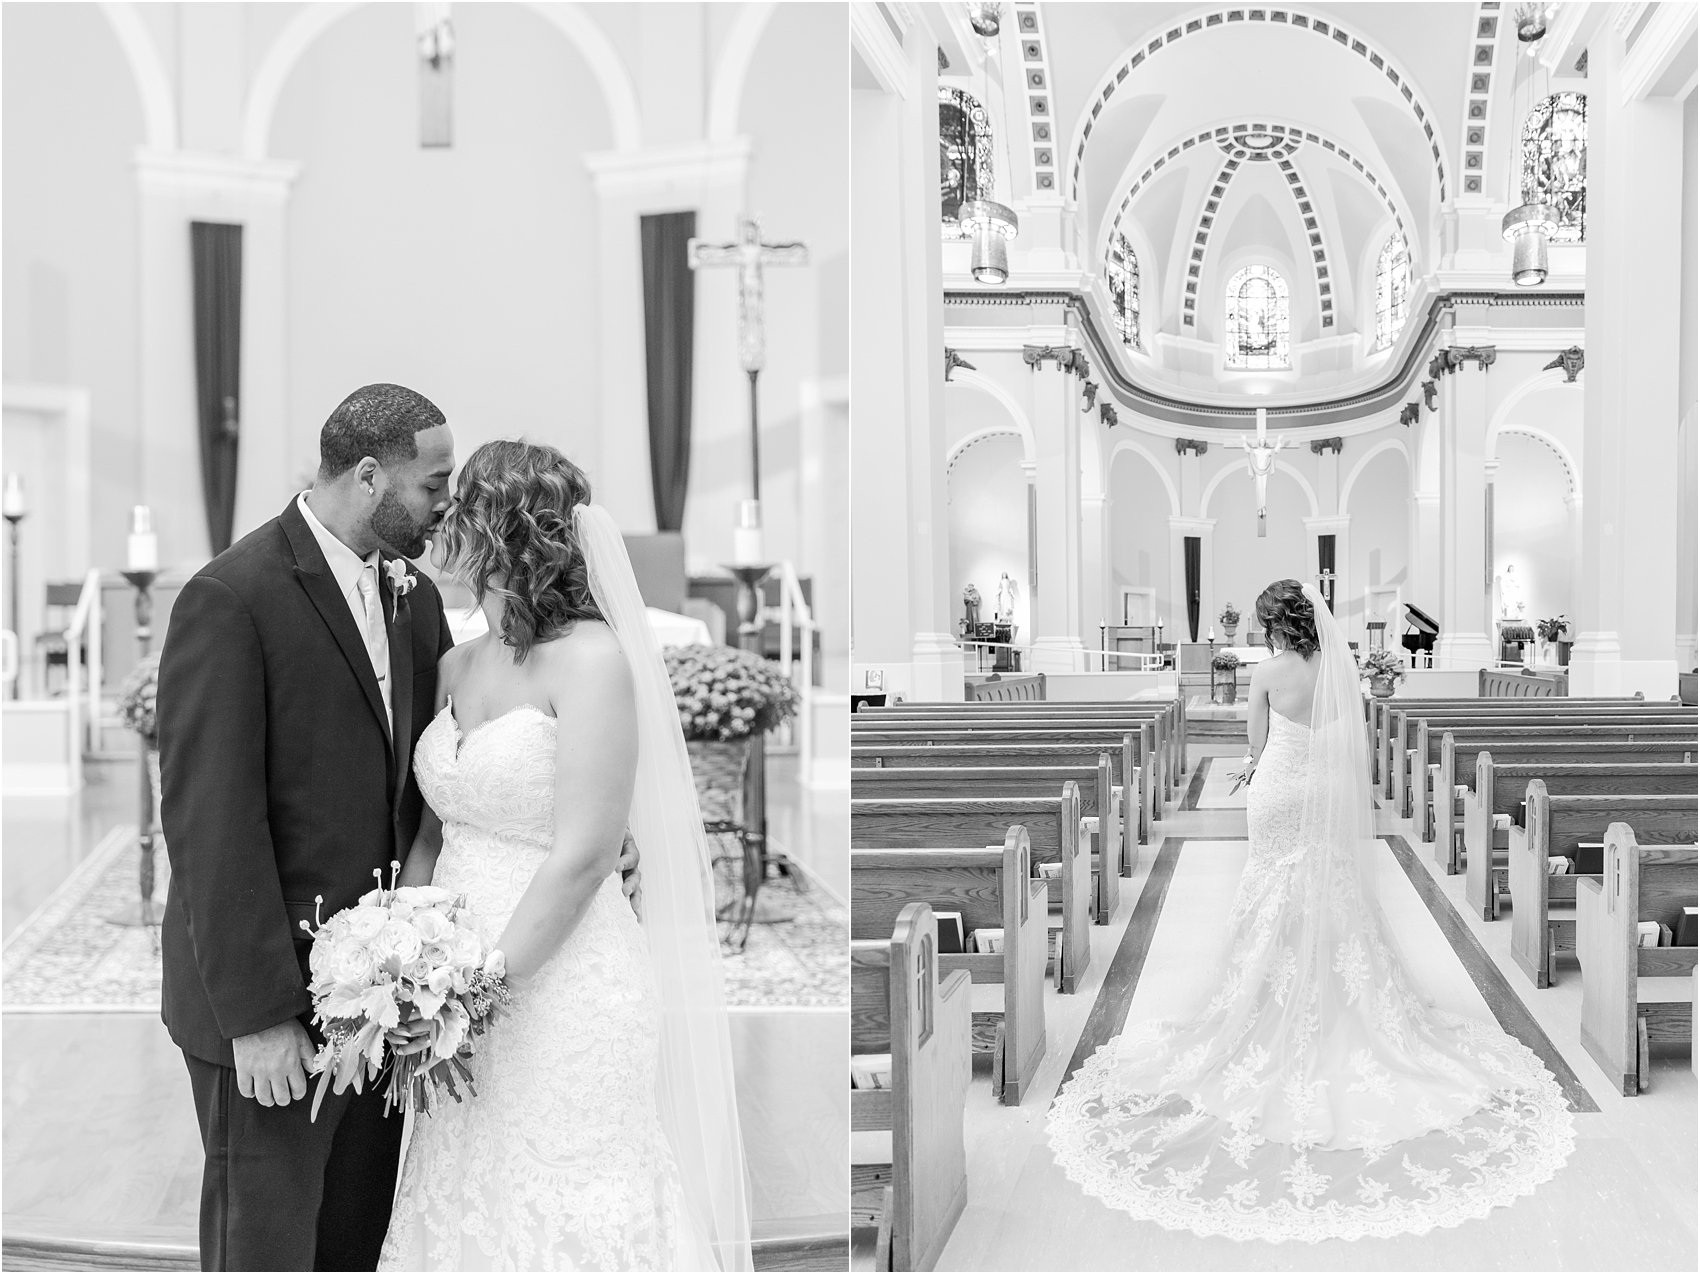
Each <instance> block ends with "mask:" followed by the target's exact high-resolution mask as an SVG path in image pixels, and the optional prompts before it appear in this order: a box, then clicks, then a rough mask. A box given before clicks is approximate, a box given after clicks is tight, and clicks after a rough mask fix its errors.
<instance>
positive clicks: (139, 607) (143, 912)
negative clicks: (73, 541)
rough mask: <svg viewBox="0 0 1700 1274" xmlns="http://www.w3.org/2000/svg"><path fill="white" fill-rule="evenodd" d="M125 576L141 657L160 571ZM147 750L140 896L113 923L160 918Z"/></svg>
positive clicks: (149, 635)
mask: <svg viewBox="0 0 1700 1274" xmlns="http://www.w3.org/2000/svg"><path fill="white" fill-rule="evenodd" d="M124 578H125V579H126V580H128V581H129V582H130V585H131V587H133V588H134V589H135V590H136V653H137V657H138V658H139V659H146V658H147V657H148V650H149V647H151V646H152V644H153V583H154V580H156V579H157V578H159V572H158V571H146V570H131V571H125V572H124ZM148 751H149V749H148V745H147V740H145V739H144V740H142V750H141V758H140V759H141V766H140V769H141V791H140V795H141V804H140V807H139V809H138V810H137V818H136V842H137V845H138V846H139V847H140V849H141V867H140V879H139V881H138V882H137V883H138V884H139V886H140V890H139V894H140V896H139V897H138V898H137V899H136V902H135V903H134V905H131V904H126V905H125V906H123V907H121V908H120V909H119V910H118V911H116V912H114V913H113V914H112V915H110V916H108V917H107V920H109V921H110V922H111V923H113V924H115V925H125V926H127V927H141V926H148V925H158V924H159V922H160V919H161V912H160V908H159V906H158V904H156V903H155V902H154V900H153V888H154V848H155V846H154V840H155V837H154V790H153V775H152V773H150V772H149V768H148Z"/></svg>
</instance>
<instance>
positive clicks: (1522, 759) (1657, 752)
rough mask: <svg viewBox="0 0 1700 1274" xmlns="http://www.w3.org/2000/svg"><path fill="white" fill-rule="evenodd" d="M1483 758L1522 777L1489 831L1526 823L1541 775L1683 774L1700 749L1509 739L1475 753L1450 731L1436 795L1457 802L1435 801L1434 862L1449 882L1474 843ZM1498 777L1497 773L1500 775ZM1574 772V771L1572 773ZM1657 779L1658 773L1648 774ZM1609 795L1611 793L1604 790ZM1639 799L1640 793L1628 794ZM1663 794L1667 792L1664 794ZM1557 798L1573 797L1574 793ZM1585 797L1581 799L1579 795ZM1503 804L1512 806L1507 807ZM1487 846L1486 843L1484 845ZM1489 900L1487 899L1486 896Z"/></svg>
mask: <svg viewBox="0 0 1700 1274" xmlns="http://www.w3.org/2000/svg"><path fill="white" fill-rule="evenodd" d="M1483 752H1490V753H1491V755H1492V759H1493V761H1494V763H1495V764H1496V766H1513V767H1517V768H1516V769H1515V770H1507V771H1506V774H1507V776H1511V775H1516V776H1517V777H1518V778H1520V780H1521V781H1520V782H1518V783H1517V784H1516V787H1515V791H1514V792H1513V791H1512V790H1510V789H1509V788H1507V789H1506V790H1505V791H1503V792H1501V793H1500V794H1499V795H1496V796H1495V797H1494V798H1492V800H1491V801H1489V802H1488V803H1487V804H1488V805H1489V806H1490V807H1491V808H1488V809H1487V811H1486V812H1487V814H1488V815H1489V817H1488V819H1487V822H1486V823H1485V824H1483V826H1488V827H1491V826H1492V822H1493V820H1492V818H1491V815H1493V814H1512V815H1518V817H1517V818H1515V819H1514V821H1517V822H1521V821H1522V820H1521V816H1520V815H1519V811H1520V810H1521V809H1522V804H1523V789H1524V788H1525V787H1527V786H1528V780H1529V779H1532V778H1536V777H1538V776H1540V775H1543V774H1546V773H1549V772H1554V771H1556V770H1558V769H1562V768H1564V767H1570V766H1578V765H1579V766H1583V767H1588V766H1590V765H1593V764H1595V763H1602V764H1603V763H1606V762H1608V761H1609V762H1610V763H1611V764H1612V765H1621V766H1624V767H1628V770H1629V772H1630V773H1641V772H1642V771H1641V770H1640V769H1639V768H1638V767H1641V766H1647V765H1655V766H1660V765H1674V766H1677V767H1678V768H1679V769H1680V768H1681V767H1682V766H1684V765H1690V766H1691V765H1692V764H1693V762H1694V761H1695V758H1696V756H1697V755H1700V745H1691V744H1689V743H1687V742H1686V741H1668V740H1667V741H1665V742H1659V743H1623V744H1601V743H1585V744H1573V743H1522V742H1520V741H1519V740H1517V739H1515V738H1510V737H1508V738H1506V739H1505V740H1502V741H1501V742H1498V743H1495V744H1494V745H1493V746H1492V747H1491V748H1486V747H1481V746H1480V745H1478V747H1477V748H1476V749H1475V750H1474V751H1473V752H1472V750H1471V749H1469V748H1460V747H1459V746H1458V742H1457V740H1456V739H1455V738H1454V737H1453V735H1452V732H1451V731H1450V730H1449V731H1447V732H1446V733H1444V734H1442V735H1441V737H1440V766H1439V769H1438V771H1437V773H1436V775H1435V779H1434V790H1435V792H1436V793H1437V794H1438V793H1439V792H1440V791H1441V790H1443V789H1445V788H1448V787H1450V788H1451V790H1452V793H1453V798H1454V799H1453V800H1452V801H1450V802H1448V801H1446V800H1444V799H1439V800H1437V799H1436V798H1435V796H1430V797H1429V802H1430V805H1431V807H1432V809H1433V810H1434V821H1435V831H1434V858H1435V862H1437V863H1438V864H1439V865H1440V866H1441V867H1442V868H1443V869H1444V870H1445V872H1446V874H1447V875H1448V876H1456V875H1457V874H1458V873H1459V872H1461V871H1463V870H1464V862H1465V857H1466V853H1467V850H1468V847H1469V845H1470V844H1471V843H1472V842H1471V840H1470V837H1471V836H1472V835H1474V833H1473V832H1472V831H1471V830H1470V824H1469V822H1468V820H1467V818H1466V811H1467V809H1469V808H1471V807H1470V806H1469V801H1470V800H1471V799H1475V800H1477V801H1478V802H1480V801H1482V799H1483V798H1482V797H1481V796H1480V795H1479V793H1480V792H1481V790H1482V789H1481V786H1480V782H1479V773H1480V763H1481V756H1482V753H1483ZM1497 772H1498V771H1497V770H1496V773H1497ZM1566 772H1568V770H1566ZM1591 772H1592V771H1591V770H1589V769H1587V768H1584V769H1582V770H1578V771H1576V772H1575V773H1576V776H1577V777H1578V778H1581V777H1584V776H1585V775H1587V774H1589V773H1591ZM1646 772H1647V773H1652V771H1646ZM1599 790H1605V789H1599ZM1624 790H1625V791H1627V792H1630V793H1634V792H1637V791H1640V790H1641V789H1640V788H1637V787H1633V786H1632V787H1629V788H1626V789H1624ZM1658 790H1660V791H1662V790H1663V789H1658ZM1554 794H1555V795H1568V794H1570V793H1569V791H1568V789H1567V790H1566V791H1565V792H1563V793H1556V792H1555V793H1554ZM1576 794H1577V795H1580V794H1581V793H1576ZM1502 801H1509V804H1504V803H1502ZM1481 843H1482V844H1486V843H1487V842H1486V841H1485V840H1483V841H1481ZM1494 844H1495V848H1496V852H1503V851H1504V849H1505V845H1506V840H1505V836H1504V835H1503V834H1500V835H1498V837H1497V839H1496V840H1495V842H1494ZM1482 896H1483V897H1486V893H1485V891H1484V893H1483V895H1482Z"/></svg>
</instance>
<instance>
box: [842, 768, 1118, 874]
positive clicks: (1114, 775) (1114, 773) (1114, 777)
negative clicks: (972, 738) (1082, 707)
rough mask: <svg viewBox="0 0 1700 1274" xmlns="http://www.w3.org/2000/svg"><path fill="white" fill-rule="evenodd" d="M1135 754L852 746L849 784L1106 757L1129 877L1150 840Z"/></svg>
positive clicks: (852, 786)
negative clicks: (875, 773) (890, 773)
mask: <svg viewBox="0 0 1700 1274" xmlns="http://www.w3.org/2000/svg"><path fill="white" fill-rule="evenodd" d="M1135 752H1137V747H1135V748H1133V749H1131V750H1130V749H1125V748H1113V749H1111V750H1109V751H1108V752H1105V753H1101V752H1099V751H1098V750H1097V749H1095V748H1093V747H1092V746H1091V745H1089V744H1074V743H1040V744H984V743H975V744H967V745H950V746H945V747H932V746H929V745H927V744H924V743H923V744H914V743H910V744H880V745H863V744H858V743H855V742H852V744H851V746H850V775H851V779H850V783H851V791H852V793H854V790H855V782H856V780H855V776H856V773H857V771H859V770H864V769H881V768H885V769H925V768H945V767H949V768H953V769H986V768H1004V767H1018V768H1028V769H1033V768H1038V769H1046V768H1051V767H1055V766H1068V767H1080V768H1082V769H1095V768H1096V765H1097V758H1098V757H1099V756H1100V755H1107V756H1108V757H1109V758H1110V796H1111V800H1112V803H1114V802H1116V801H1117V800H1118V799H1119V801H1120V808H1121V819H1122V844H1123V846H1124V847H1125V848H1124V852H1123V853H1122V855H1121V874H1122V875H1123V876H1131V875H1132V874H1133V870H1134V868H1135V867H1136V866H1137V865H1138V861H1139V850H1140V847H1141V846H1143V845H1145V844H1147V843H1148V842H1149V840H1150V837H1151V827H1150V824H1149V822H1148V821H1147V820H1146V818H1145V817H1144V815H1145V813H1146V806H1145V803H1144V801H1143V798H1142V796H1141V793H1143V792H1144V791H1145V790H1146V785H1147V784H1148V783H1149V771H1147V770H1145V769H1144V768H1143V767H1141V766H1138V765H1133V766H1132V767H1131V768H1129V766H1128V758H1129V757H1130V756H1131V755H1133V753H1135Z"/></svg>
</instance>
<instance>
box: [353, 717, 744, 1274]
mask: <svg viewBox="0 0 1700 1274" xmlns="http://www.w3.org/2000/svg"><path fill="white" fill-rule="evenodd" d="M555 731H556V722H555V719H554V718H553V717H551V716H549V715H547V714H546V713H544V712H542V711H540V710H538V709H536V708H532V707H529V706H526V707H521V708H518V709H516V710H514V711H513V712H510V713H508V714H506V715H505V716H501V717H497V718H495V719H494V720H492V721H488V722H486V723H484V724H483V725H481V726H479V727H477V728H475V729H474V730H472V731H471V732H470V733H469V734H467V735H466V736H465V737H464V738H462V737H461V736H460V733H459V730H458V728H457V726H456V724H455V720H454V714H453V711H452V707H445V708H444V709H443V711H442V712H440V713H438V715H437V718H436V720H434V721H433V722H432V723H431V724H430V726H429V727H427V728H426V730H425V732H424V734H422V735H421V736H420V739H419V743H418V747H417V749H416V754H415V769H416V772H417V774H418V777H419V785H420V788H421V790H422V791H423V792H424V795H425V799H426V800H427V801H429V802H430V804H431V808H432V809H434V810H436V811H437V813H438V814H439V815H440V816H441V818H442V820H443V848H442V853H441V855H440V857H439V858H438V860H437V869H436V875H435V876H434V878H433V880H432V883H433V884H436V885H440V886H441V887H442V888H444V889H448V890H451V891H453V892H455V893H464V894H465V895H466V901H467V905H468V909H469V910H470V912H471V913H472V915H473V917H474V919H475V923H476V925H477V927H478V928H479V930H480V932H481V933H482V935H483V937H484V939H485V941H486V942H494V941H495V940H496V939H497V938H498V937H499V936H500V934H501V932H502V929H503V927H504V926H505V925H506V923H507V920H508V917H509V916H510V915H511V914H512V913H513V910H514V907H515V905H516V904H517V903H518V902H519V899H520V896H521V895H522V894H523V893H524V892H525V889H526V886H527V885H528V884H530V882H531V877H532V875H533V874H534V873H535V872H536V870H537V868H538V866H539V864H541V863H542V862H543V860H544V858H545V857H547V855H548V853H549V850H550V848H551V846H552V845H553V842H554V777H555ZM657 1032H658V1011H657V1004H656V988H655V982H654V977H653V974H652V972H651V966H650V958H649V953H648V949H647V946H646V943H645V937H644V932H643V930H642V928H641V927H640V925H639V923H638V920H637V917H636V916H635V915H634V914H633V912H632V909H631V906H630V904H629V903H628V902H627V901H626V898H625V895H624V894H623V893H622V892H621V890H620V878H619V876H618V874H611V875H610V876H609V877H608V879H607V880H605V881H604V882H603V883H602V886H601V888H600V889H599V890H598V892H597V894H596V896H595V898H594V899H593V901H592V902H591V905H590V908H589V910H588V911H586V913H585V915H584V919H583V920H582V921H581V922H580V923H579V925H578V926H577V927H576V928H575V929H574V930H573V931H572V933H571V934H570V935H569V936H568V938H567V940H566V942H565V943H564V944H563V946H562V947H561V949H560V951H558V952H557V953H556V954H555V955H554V956H553V957H552V958H551V959H550V960H549V962H548V963H547V964H545V965H544V966H543V968H542V969H541V970H539V971H538V973H537V975H536V976H535V977H534V978H533V979H532V980H531V983H530V985H529V986H527V987H526V988H525V990H524V992H523V993H521V994H519V995H516V996H515V997H514V1002H513V1004H512V1006H511V1007H510V1008H509V1009H508V1010H507V1011H506V1012H505V1013H504V1014H503V1015H502V1017H501V1018H500V1019H498V1021H497V1022H496V1023H495V1025H493V1026H492V1027H491V1029H490V1031H489V1033H488V1034H487V1035H485V1036H484V1037H483V1039H482V1040H481V1041H480V1043H479V1047H478V1051H477V1054H476V1056H475V1058H474V1059H473V1061H472V1068H473V1073H474V1075H475V1076H476V1079H477V1085H478V1093H477V1096H466V1095H465V1094H463V1100H462V1101H460V1102H458V1103H457V1102H455V1101H453V1100H452V1099H447V1098H445V1099H444V1100H443V1101H442V1102H441V1104H440V1105H438V1106H436V1107H434V1108H433V1111H432V1113H431V1114H430V1115H429V1116H418V1117H416V1118H415V1120H414V1124H413V1139H412V1142H411V1143H410V1145H409V1147H408V1151H407V1160H406V1162H405V1164H404V1165H403V1168H402V1174H401V1185H400V1188H399V1191H398V1194H397V1197H396V1201H395V1209H394V1212H393V1213H392V1215H391V1219H390V1229H389V1234H388V1235H387V1236H386V1238H385V1240H384V1249H383V1256H382V1258H381V1260H380V1262H379V1268H380V1269H402V1270H430V1269H447V1270H494V1269H508V1270H511V1269H521V1270H554V1269H592V1270H636V1269H644V1270H657V1269H713V1268H716V1265H715V1263H714V1257H713V1255H712V1253H711V1252H710V1251H709V1250H708V1249H707V1247H706V1246H704V1245H703V1244H702V1243H701V1241H700V1239H699V1238H698V1237H697V1236H696V1235H695V1234H694V1232H693V1227H692V1226H691V1224H690V1223H689V1221H688V1220H687V1217H688V1210H687V1209H685V1208H684V1207H682V1206H681V1188H680V1181H679V1173H678V1169H677V1168H676V1166H675V1161H674V1157H673V1154H672V1151H671V1149H670V1147H669V1144H668V1141H667V1138H666V1136H665V1135H664V1132H663V1129H662V1126H661V1123H660V1122H659V1118H658V1114H657V1107H656V1060H657Z"/></svg>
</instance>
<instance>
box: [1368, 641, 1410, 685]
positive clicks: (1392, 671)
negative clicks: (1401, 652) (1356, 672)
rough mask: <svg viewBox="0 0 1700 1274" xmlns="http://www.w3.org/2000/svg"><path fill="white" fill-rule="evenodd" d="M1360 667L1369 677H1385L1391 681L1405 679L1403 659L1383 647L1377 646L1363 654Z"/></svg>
mask: <svg viewBox="0 0 1700 1274" xmlns="http://www.w3.org/2000/svg"><path fill="white" fill-rule="evenodd" d="M1362 667H1363V670H1364V672H1365V673H1366V674H1367V675H1369V676H1371V677H1386V678H1388V679H1389V680H1391V681H1403V680H1404V679H1405V661H1404V660H1402V659H1400V658H1399V656H1398V655H1396V654H1394V653H1393V652H1392V651H1391V650H1387V649H1385V648H1383V647H1379V646H1378V647H1376V649H1374V650H1372V651H1370V652H1369V654H1367V655H1365V656H1364V658H1363V664H1362Z"/></svg>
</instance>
